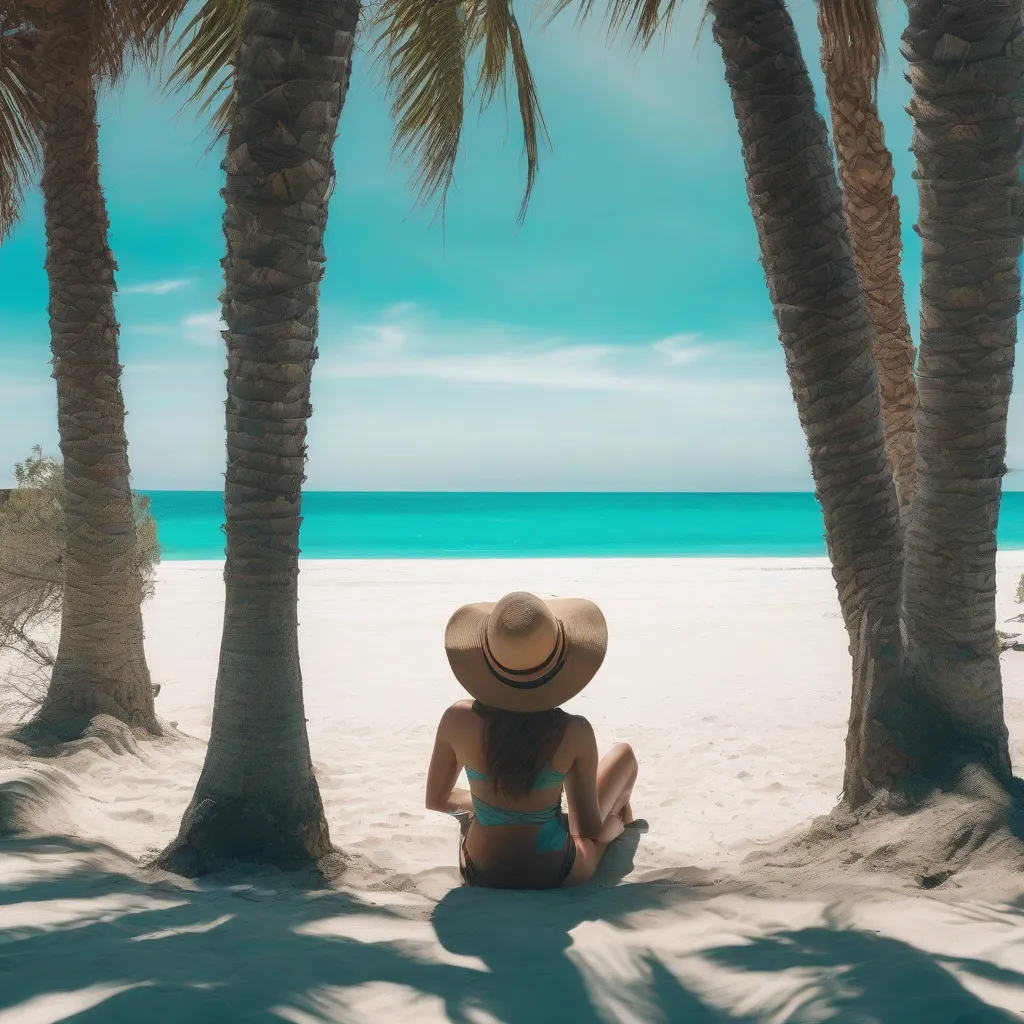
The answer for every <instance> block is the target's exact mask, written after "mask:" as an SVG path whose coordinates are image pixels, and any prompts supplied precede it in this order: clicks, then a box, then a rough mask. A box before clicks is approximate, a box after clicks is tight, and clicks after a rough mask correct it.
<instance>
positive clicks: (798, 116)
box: [710, 0, 928, 802]
mask: <svg viewBox="0 0 1024 1024" xmlns="http://www.w3.org/2000/svg"><path fill="white" fill-rule="evenodd" d="M710 9H711V12H712V15H713V17H714V35H715V39H716V41H717V42H718V44H719V46H720V47H721V50H722V55H723V58H724V60H725V68H726V80H727V82H728V84H729V88H730V91H731V93H732V100H733V108H734V111H735V114H736V121H737V124H738V126H739V132H740V140H741V143H742V147H743V159H744V164H745V166H746V170H747V191H748V196H749V199H750V207H751V211H752V212H753V215H754V221H755V224H756V226H757V232H758V238H759V241H760V247H761V262H762V264H763V266H764V270H765V277H766V279H767V283H768V291H769V295H770V298H771V302H772V307H773V309H774V312H775V319H776V322H777V324H778V329H779V338H780V340H781V342H782V347H783V349H784V351H785V356H786V366H787V368H788V371H789V377H790V382H791V385H792V389H793V397H794V399H795V401H796V406H797V410H798V413H799V416H800V422H801V425H802V426H803V429H804V433H805V435H806V438H807V443H808V448H809V452H810V460H811V469H812V473H813V477H814V484H815V492H816V494H817V497H818V500H819V502H820V503H821V508H822V513H823V517H824V521H825V532H826V540H827V542H828V550H829V557H830V559H831V561H832V573H833V576H834V577H835V580H836V584H837V587H838V591H839V601H840V606H841V608H842V612H843V617H844V620H845V623H846V628H847V631H848V633H849V636H850V647H851V652H852V653H853V654H854V656H855V659H856V661H857V668H858V671H857V673H856V674H855V681H854V691H853V698H852V704H851V715H850V725H849V732H848V736H847V774H846V780H845V789H846V795H847V798H848V799H849V800H851V801H853V802H859V801H861V800H863V799H864V798H865V796H866V794H867V793H868V792H869V790H870V788H871V786H873V785H875V784H877V783H878V782H880V781H882V780H885V779H888V778H893V777H896V776H897V775H899V774H900V773H901V772H903V771H904V770H905V769H906V768H907V766H908V764H910V763H912V758H913V757H914V756H915V754H916V753H917V752H918V751H919V750H920V749H921V747H922V742H921V739H922V733H923V732H925V731H927V728H928V725H927V723H926V722H923V721H922V720H921V719H920V716H918V715H916V714H915V713H914V712H913V709H912V708H911V707H909V706H908V704H907V702H906V701H905V699H904V693H903V684H902V675H901V664H900V638H899V623H898V610H899V594H900V580H901V565H902V547H901V530H900V516H899V506H898V502H897V497H896V491H895V488H894V487H893V482H892V475H891V473H890V470H889V464H888V459H887V456H886V451H885V438H884V433H883V427H882V416H881V411H880V407H879V390H878V379H877V376H876V371H875V364H874V360H873V357H872V343H873V341H874V329H873V326H872V323H871V318H870V315H869V313H868V308H867V304H866V302H865V299H864V294H863V291H862V289H861V285H860V281H859V280H858V277H857V271H856V268H855V266H854V261H853V256H852V252H851V246H850V240H849V233H848V229H847V225H846V222H845V220H844V217H843V210H842V197H841V194H840V189H839V182H838V180H837V178H836V172H835V168H834V164H833V160H832V154H831V150H830V148H829V144H828V135H827V131H826V128H825V123H824V122H823V121H822V119H821V117H820V116H819V115H818V113H817V112H816V111H815V109H814V94H813V90H812V86H811V81H810V78H809V76H808V74H807V68H806V65H805V64H804V61H803V58H802V56H801V54H800V49H799V44H798V41H797V37H796V32H795V30H794V28H793V23H792V21H791V20H790V17H789V14H788V13H787V11H786V9H785V6H784V4H783V3H782V0H712V2H711V5H710Z"/></svg>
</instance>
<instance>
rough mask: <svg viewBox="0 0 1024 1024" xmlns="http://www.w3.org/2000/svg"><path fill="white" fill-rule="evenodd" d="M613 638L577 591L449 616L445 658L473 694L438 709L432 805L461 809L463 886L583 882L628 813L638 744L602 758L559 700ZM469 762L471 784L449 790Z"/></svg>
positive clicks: (507, 600) (588, 732)
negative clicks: (565, 809)
mask: <svg viewBox="0 0 1024 1024" xmlns="http://www.w3.org/2000/svg"><path fill="white" fill-rule="evenodd" d="M607 646H608V629H607V627H606V625H605V621H604V616H603V615H602V614H601V610H600V609H599V608H598V607H597V605H595V604H593V603H592V602H590V601H584V600H581V599H559V600H552V601H548V602H545V601H542V600H541V599H540V598H539V597H534V596H533V594H525V593H515V594H508V595H507V596H506V597H503V598H502V599H501V600H500V601H498V603H497V604H470V605H465V606H464V607H462V608H460V609H459V610H458V611H457V612H456V613H455V614H454V615H453V616H452V617H451V619H450V620H449V622H448V628H447V631H446V632H445V649H446V650H447V652H448V661H449V663H450V665H451V667H452V671H453V672H454V673H455V678H456V679H458V681H459V682H460V683H461V684H462V685H463V686H464V687H465V689H466V690H468V691H469V693H470V695H471V696H472V697H473V698H475V699H474V700H473V701H460V702H459V703H457V704H453V705H452V706H451V707H450V708H448V710H447V711H445V713H444V715H443V716H442V717H441V722H440V725H439V726H438V729H437V738H436V740H435V741H434V752H433V755H432V757H431V759H430V770H429V772H428V774H427V799H426V804H427V807H428V809H430V810H433V811H445V812H446V813H448V814H453V815H456V816H458V817H460V818H461V820H462V823H463V829H462V843H461V848H460V854H459V866H460V870H461V872H462V878H463V880H464V881H465V882H466V884H467V885H486V886H492V887H495V888H509V889H548V888H554V887H556V886H560V885H576V884H578V883H580V882H585V881H586V880H587V879H588V878H590V876H591V875H593V873H594V870H595V869H596V868H597V865H598V863H599V862H600V860H601V856H602V855H603V854H604V851H605V850H606V849H607V847H608V844H609V843H610V842H611V841H612V840H613V839H615V838H616V836H618V835H619V834H620V833H621V832H622V830H623V828H624V827H625V826H626V825H628V824H630V823H631V822H632V820H633V817H632V812H631V810H630V806H629V797H630V794H631V793H632V790H633V784H634V782H636V775H637V763H636V758H635V757H634V755H633V751H632V749H631V748H630V747H629V746H628V745H627V744H625V743H619V744H616V746H614V747H612V749H611V750H610V751H609V752H608V753H607V754H606V755H605V756H604V757H603V758H602V759H601V760H600V762H598V757H597V742H596V740H595V738H594V730H593V728H592V727H591V725H590V723H589V722H588V721H587V720H586V719H585V718H583V717H582V716H580V715H569V714H566V712H564V711H562V710H561V709H560V708H559V705H561V704H564V703H565V702H566V701H567V700H569V699H570V698H571V697H575V696H576V694H577V693H579V692H580V690H582V689H583V687H584V686H586V685H587V683H589V682H590V680H591V679H592V678H593V677H594V675H595V674H596V672H597V670H598V669H599V668H600V667H601V662H602V661H603V660H604V654H605V650H606V649H607ZM463 767H465V769H466V776H467V777H468V779H469V789H468V790H464V789H455V788H454V787H455V783H456V781H457V780H458V777H459V772H460V771H461V770H462V768H463ZM563 787H564V789H565V795H566V799H567V802H568V808H569V813H568V815H566V814H565V813H564V812H563V811H562V789H563Z"/></svg>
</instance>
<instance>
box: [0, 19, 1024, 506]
mask: <svg viewBox="0 0 1024 1024" xmlns="http://www.w3.org/2000/svg"><path fill="white" fill-rule="evenodd" d="M520 6H521V8H522V10H523V11H524V12H526V17H525V18H524V19H523V20H524V21H525V22H526V23H527V24H526V28H527V43H528V47H529V53H530V57H531V62H532V64H533V68H534V71H535V75H536V78H537V84H538V88H539V91H540V95H541V100H542V105H543V109H544V113H545V116H546V118H547V122H548V126H549V129H550V132H551V136H552V141H553V148H552V149H551V150H550V151H543V152H542V154H541V170H540V176H539V179H538V183H537V188H536V191H535V193H534V198H533V202H532V204H531V207H530V211H529V215H528V218H527V221H526V224H525V226H523V227H522V228H521V229H520V228H518V227H517V225H516V213H517V210H518V205H519V199H520V190H521V187H522V169H523V161H522V154H521V146H520V142H519V137H518V135H517V134H516V130H515V129H516V124H515V119H514V118H515V113H514V111H510V113H509V116H508V120H507V121H506V116H505V112H504V110H503V109H502V108H501V105H500V104H499V105H498V106H497V107H496V108H495V109H494V110H493V111H492V112H491V113H490V114H488V115H487V116H485V117H484V118H482V119H480V118H478V117H477V116H476V114H475V112H474V113H473V114H472V115H471V116H470V118H469V119H468V122H467V129H466V133H465V144H464V149H463V154H462V156H461V158H460V161H459V166H458V169H457V177H456V188H455V190H454V191H453V193H452V195H451V198H450V200H449V204H448V217H447V222H446V226H445V229H444V231H443V232H442V229H441V227H440V226H439V225H437V224H436V223H432V217H431V212H430V211H423V210H418V209H415V208H414V206H413V201H412V193H411V191H410V189H409V187H408V174H407V171H406V169H405V168H403V167H402V166H400V165H396V164H394V162H393V161H392V158H391V154H390V132H391V124H390V119H389V115H388V108H387V101H386V98H385V97H384V95H383V90H382V88H381V86H380V83H379V71H378V70H377V69H375V68H374V67H373V66H372V64H371V61H370V59H369V57H368V55H367V54H366V53H365V52H364V51H363V50H360V52H358V53H357V54H356V64H355V73H354V81H353V86H352V89H351V90H350V92H349V96H348V101H347V103H346V106H345V111H344V114H343V117H342V121H341V125H340V130H339V138H338V145H337V168H338V184H337V188H336V191H335V193H334V197H333V199H332V205H331V211H330V225H329V229H328V236H327V242H326V248H327V254H328V269H327V276H326V279H325V281H324V285H323V289H322V293H321V338H320V346H319V347H320V352H321V359H320V361H319V362H318V364H317V366H316V368H315V375H314V384H313V391H314V394H313V404H314V409H315V412H314V416H313V419H312V421H311V424H310V438H309V450H310V459H309V469H308V477H309V483H308V486H309V487H311V488H317V489H396V490H404V489H409V490H418V489H441V490H447V489H451V490H471V489H524V490H529V489H540V490H547V489H556V490H559V489H566V490H574V489H592V490H646V489H650V490H765V489H767V490H775V489H778V490H807V489H810V475H809V471H808V468H807V458H806V453H805V448H804V443H803V438H802V435H801V433H800V429H799V425H798V422H797V418H796V412H795V409H794V408H793V404H792V399H791V397H790V395H789V391H788V384H787V381H786V376H785V370H784V364H783V360H782V355H781V350H780V348H779V344H778V341H777V336H776V333H775V328H774V322H773V319H772V315H771V308H770V305H769V302H768V297H767V291H766V288H765V284H764V279H763V275H762V272H761V268H760V265H759V263H758V261H757V257H758V249H757V240H756V235H755V232H754V227H753V223H752V220H751V217H750V212H749V209H748V207H747V198H746V192H745V188H744V181H743V168H742V162H741V158H740V151H739V143H738V139H737V135H736V128H735V122H734V120H733V115H732V110H731V106H730V102H729V95H728V91H727V89H726V86H725V83H724V80H723V74H722V70H721V60H720V56H719V53H718V49H717V47H716V46H715V44H714V41H713V40H712V39H711V35H710V30H709V28H708V27H707V26H706V27H705V28H704V30H703V32H702V33H701V35H700V38H699V45H698V46H697V47H696V48H695V43H696V41H697V38H698V37H697V25H698V20H699V17H700V5H699V4H696V3H695V4H689V5H683V9H682V14H681V16H680V17H679V18H677V20H676V21H675V23H674V27H673V30H672V33H671V36H670V37H669V39H668V40H667V41H666V42H665V43H663V44H662V43H658V44H655V46H654V47H653V48H652V49H651V50H650V51H648V52H647V53H646V54H642V55H639V56H637V55H634V54H632V53H631V52H630V51H629V49H628V47H627V46H625V45H612V46H609V45H608V44H607V43H606V42H605V39H604V35H603V34H602V32H601V30H600V25H599V24H598V23H597V22H595V23H594V24H593V25H591V26H589V27H587V28H585V29H583V30H582V31H581V30H579V29H577V27H576V26H575V25H574V23H573V20H572V19H571V18H568V17H563V18H562V19H560V20H559V21H557V22H556V23H555V24H554V25H553V26H551V27H549V28H547V29H543V26H542V24H541V23H540V22H534V20H533V19H532V18H530V16H529V13H528V12H530V11H531V10H532V9H533V6H534V5H533V4H532V3H531V2H527V3H523V4H521V5H520ZM597 6H598V8H600V6H601V5H600V4H598V5H597ZM793 13H794V17H795V18H796V20H797V24H798V28H799V30H800V34H801V39H802V42H803V46H804V54H805V57H806V58H807V60H808V62H809V63H810V64H811V67H812V74H814V77H815V84H816V88H817V89H818V95H819V97H822V102H823V88H822V85H821V81H820V76H819V75H818V74H817V70H816V59H817V50H818V37H817V32H816V28H815V25H814V7H813V4H812V3H810V2H806V0H802V2H800V3H798V4H795V5H794V7H793ZM904 16H905V15H904V8H903V7H902V5H894V6H893V9H892V10H891V11H889V12H887V14H886V27H887V36H888V39H889V47H890V54H891V62H890V68H889V71H888V73H887V76H886V78H885V80H884V82H883V85H882V92H881V107H882V113H883V118H884V119H885V122H886V125H887V131H888V138H889V142H890V147H891V149H892V150H893V153H894V159H895V163H896V169H897V186H898V191H899V194H900V199H901V202H902V206H903V212H904V221H905V226H904V234H905V246H906V252H905V273H906V277H907V281H908V293H909V294H910V295H911V297H912V299H913V301H912V302H911V306H912V308H913V310H914V314H913V315H914V317H915V318H916V293H917V288H918V283H919V280H920V273H919V270H918V263H919V260H920V247H919V244H918V240H917V237H916V235H914V234H913V233H912V231H911V230H910V225H911V223H912V222H913V217H914V213H915V212H916V207H917V203H916V193H915V188H914V185H913V182H912V180H911V178H910V171H911V169H912V158H911V156H910V154H909V153H908V152H907V149H908V146H909V141H910V124H909V119H908V117H907V115H906V113H905V112H904V109H903V108H904V106H905V104H906V101H907V98H908V92H907V89H908V87H907V86H906V84H905V82H904V81H903V78H902V60H901V58H900V57H899V50H898V37H899V32H900V29H901V18H902V17H904ZM542 29H543V30H542ZM101 147H102V148H101V162H102V176H103V183H104V187H105V190H106V195H107V201H108V205H109V210H110V218H111V240H112V246H113V249H114V251H115V254H116V257H117V260H118V263H119V267H120V271H119V274H118V284H119V289H120V292H119V295H118V300H117V305H118V313H119V316H120V320H121V324H122V334H121V347H122V362H123V363H124V364H125V374H124V385H123V386H124V392H125V399H126V403H127V406H128V412H129V417H128V437H129V445H130V449H129V451H130V456H131V461H132V469H133V478H134V482H135V485H136V486H138V487H140V488H196V489H215V488H219V487H220V485H221V481H222V474H223V467H224V429H223V422H222V417H223V398H224V379H223V375H222V370H223V366H224V351H223V343H222V342H221V340H220V338H219V335H218V318H219V314H218V306H217V295H218V292H219V289H220V280H221V278H220V265H219V260H220V257H221V255H222V252H223V240H222V236H221V232H220V216H221V212H222V202H221V200H220V198H219V196H218V189H219V187H220V180H221V172H220V170H219V161H220V156H221V153H220V149H219V148H216V147H215V148H214V149H213V150H212V151H209V152H208V147H209V138H208V137H206V136H205V135H204V134H203V132H202V127H201V125H200V124H198V123H197V122H196V121H195V120H194V118H193V116H192V115H191V114H189V113H185V114H182V113H181V112H180V101H179V100H178V99H176V98H170V99H168V98H162V97H161V96H159V95H158V94H157V92H156V90H155V89H154V88H153V87H151V86H150V85H148V84H147V82H146V81H145V79H143V78H141V77H139V78H136V79H133V80H131V81H130V82H129V83H128V84H127V85H126V86H125V87H124V88H123V89H122V90H121V91H120V92H119V93H117V94H114V95H109V96H106V97H105V98H104V101H103V105H102V136H101ZM43 255H44V253H43V235H42V223H41V204H40V202H39V200H38V196H33V197H32V199H31V201H30V202H29V203H28V205H27V208H26V211H25V215H24V218H23V220H22V223H21V225H20V226H19V228H18V230H17V233H16V234H15V236H14V238H13V239H12V240H11V241H10V242H8V243H7V244H5V245H4V246H3V247H2V248H0V279H2V280H3V281H4V283H5V288H4V298H3V300H2V301H3V319H2V326H0V400H2V402H3V423H4V429H3V431H2V432H0V482H2V481H3V480H9V479H10V478H11V476H12V471H11V467H12V466H13V463H14V462H15V461H16V460H17V459H19V458H21V457H22V456H23V455H24V454H25V453H26V452H27V451H28V449H29V448H30V447H31V446H32V445H33V444H34V443H42V444H43V445H44V446H45V447H47V448H48V449H49V450H51V451H56V433H55V429H54V394H53V388H54V385H53V382H52V381H51V380H50V379H49V377H48V373H49V367H48V365H47V359H48V357H49V353H48V337H47V327H46V314H45V306H46V283H45V278H44V275H43V270H42V266H43ZM915 326H916V325H915ZM1012 415H1013V420H1012V424H1011V455H1010V459H1009V462H1010V464H1011V465H1015V464H1017V465H1024V453H1021V455H1018V456H1016V458H1015V455H1014V448H1015V447H1019V446H1015V445H1014V443H1013V439H1014V438H1015V437H1019V436H1020V435H1021V431H1020V429H1019V426H1017V427H1014V426H1013V424H1018V421H1020V419H1021V417H1020V416H1017V415H1016V410H1014V412H1013V414H1012ZM1008 482H1009V483H1011V484H1013V483H1015V480H1014V479H1013V478H1012V477H1011V478H1010V481H1008Z"/></svg>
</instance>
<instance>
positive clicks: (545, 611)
mask: <svg viewBox="0 0 1024 1024" xmlns="http://www.w3.org/2000/svg"><path fill="white" fill-rule="evenodd" d="M444 646H445V650H446V651H447V652H448V662H449V664H450V665H451V667H452V671H453V672H454V673H455V678H456V679H458V681H459V682H460V683H461V684H462V685H463V686H464V687H465V688H466V690H468V691H469V693H470V694H471V695H472V696H473V697H475V698H476V699H477V700H478V701H480V702H481V703H482V704H487V705H489V706H490V707H495V708H501V709H502V710H504V711H548V710H550V709H551V708H556V707H558V706H559V705H560V704H564V703H565V702H566V701H567V700H569V699H570V698H571V697H575V696H576V694H577V693H579V692H580V690H582V689H583V687H585V686H586V685H587V683H589V682H590V680H591V679H593V678H594V676H595V674H596V673H597V670H598V669H599V668H600V667H601V662H602V661H604V655H605V651H606V650H607V649H608V627H607V625H606V623H605V621H604V615H602V614H601V609H600V608H598V607H597V605H596V604H594V603H593V601H587V600H584V599H583V598H552V599H551V600H550V601H543V600H541V598H539V597H536V596H535V595H533V594H527V593H525V592H522V591H517V592H516V593H514V594H507V595H506V596H505V597H503V598H502V599H501V600H500V601H497V602H493V603H483V604H467V605H463V606H462V607H461V608H460V609H459V610H458V611H457V612H455V614H454V615H453V616H452V617H451V618H450V619H449V620H448V628H447V629H446V630H445V635H444Z"/></svg>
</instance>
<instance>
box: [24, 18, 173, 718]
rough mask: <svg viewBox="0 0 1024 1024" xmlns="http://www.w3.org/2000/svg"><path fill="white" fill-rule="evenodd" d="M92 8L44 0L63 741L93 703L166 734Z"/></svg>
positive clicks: (54, 690)
mask: <svg viewBox="0 0 1024 1024" xmlns="http://www.w3.org/2000/svg"><path fill="white" fill-rule="evenodd" d="M84 7H85V5H82V4H80V3H75V2H73V0H56V2H54V0H51V2H49V3H47V4H46V5H45V7H43V8H41V9H40V14H39V17H40V22H39V24H40V28H41V29H42V32H41V35H42V39H43V52H44V54H45V60H46V62H47V64H48V66H49V69H50V70H49V74H48V76H47V79H46V86H45V91H44V99H43V114H44V126H43V151H44V166H43V179H42V187H43V198H44V204H45V207H44V208H45V217H46V272H47V275H48V279H49V287H50V303H49V314H50V331H51V343H52V350H53V376H54V378H55V379H56V381H57V422H58V429H59V434H60V451H61V455H62V457H63V462H64V468H63V474H64V487H65V495H66V497H65V506H64V516H65V523H66V527H67V550H66V554H65V558H64V579H63V585H64V596H63V605H62V614H61V631H60V644H59V647H58V651H57V660H56V663H55V665H54V668H53V677H52V681H51V684H50V688H49V692H48V693H47V696H46V699H45V702H44V704H43V706H42V708H41V710H40V712H39V714H38V716H37V717H36V719H35V722H36V723H37V724H39V725H42V726H45V728H46V730H48V731H50V732H54V733H56V734H57V735H59V736H60V737H61V738H70V737H71V736H74V735H76V734H79V733H80V732H81V731H82V729H83V728H84V727H85V726H86V725H87V724H88V722H89V720H90V719H91V718H92V717H93V716H94V715H97V714H109V715H112V716H114V717H115V718H117V719H119V720H120V721H122V722H125V723H128V724H130V725H133V726H136V727H142V728H147V729H150V730H152V731H159V729H158V726H157V723H156V719H155V717H154V711H153V693H152V688H151V686H150V678H149V670H148V668H147V665H146V657H145V651H144V648H143V626H142V611H141V606H142V577H141V575H140V573H139V571H138V568H137V565H136V560H135V542H136V538H135V532H136V531H135V517H134V511H133V506H132V496H131V488H130V484H129V466H128V446H127V440H126V437H125V422H124V420H125V411H124V400H123V398H122V395H121V386H120V375H121V367H120V365H119V362H118V347H117V333H118V327H117V320H116V318H115V315H114V302H113V295H114V271H115V270H116V265H115V263H114V258H113V255H112V253H111V251H110V247H109V245H108V241H107V232H108V226H109V225H108V220H107V212H106V206H105V203H104V200H103V193H102V190H101V188H100V180H99V156H98V129H97V121H96V95H95V91H94V83H93V78H92V74H91V66H90V40H89V30H90V25H89V16H88V11H87V9H86V10H84V11H83V8H84Z"/></svg>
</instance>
